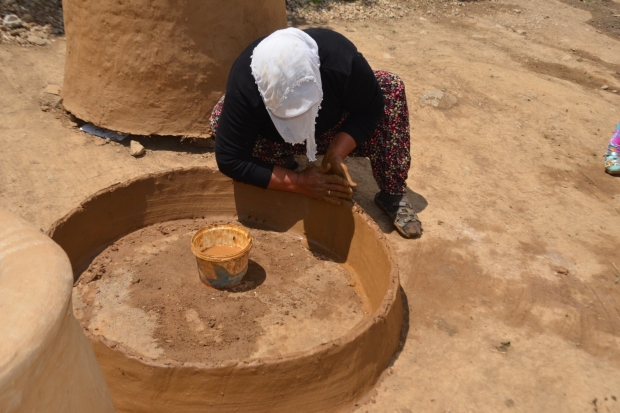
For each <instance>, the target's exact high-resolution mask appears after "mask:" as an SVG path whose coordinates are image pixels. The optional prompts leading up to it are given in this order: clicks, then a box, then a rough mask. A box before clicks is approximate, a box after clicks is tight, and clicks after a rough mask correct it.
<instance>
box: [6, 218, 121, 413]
mask: <svg viewBox="0 0 620 413" xmlns="http://www.w3.org/2000/svg"><path fill="white" fill-rule="evenodd" d="M72 284H73V274H72V271H71V265H70V263H69V259H68V258H67V255H66V254H65V253H64V252H63V250H62V249H61V248H60V247H59V246H58V245H56V244H55V243H54V242H52V240H51V239H49V238H48V237H47V236H45V235H44V234H42V233H41V231H39V229H38V228H35V227H33V226H32V225H30V224H29V223H27V222H26V221H24V220H23V219H21V218H18V217H16V216H15V215H12V214H10V213H8V212H6V211H3V210H2V209H0V411H2V412H4V413H13V412H15V413H17V412H90V413H113V412H114V408H113V406H112V401H111V400H110V395H109V393H108V389H107V387H106V384H105V381H104V379H103V375H102V374H101V370H100V368H99V366H98V365H97V360H96V359H95V354H94V353H93V349H92V347H91V345H90V343H89V342H88V340H87V339H86V337H84V333H83V332H82V329H81V328H80V325H79V324H78V323H77V321H76V319H75V318H74V317H73V311H72V306H71V286H72Z"/></svg>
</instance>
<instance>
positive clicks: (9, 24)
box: [2, 14, 23, 29]
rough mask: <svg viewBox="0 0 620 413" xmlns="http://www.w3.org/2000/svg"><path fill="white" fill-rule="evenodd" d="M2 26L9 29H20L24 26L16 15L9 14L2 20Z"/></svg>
mask: <svg viewBox="0 0 620 413" xmlns="http://www.w3.org/2000/svg"><path fill="white" fill-rule="evenodd" d="M2 24H3V25H4V27H6V28H7V29H17V28H18V27H22V26H23V23H22V21H21V20H20V19H19V17H17V16H16V15H14V14H7V15H6V16H4V19H2Z"/></svg>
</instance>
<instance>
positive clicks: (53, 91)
mask: <svg viewBox="0 0 620 413" xmlns="http://www.w3.org/2000/svg"><path fill="white" fill-rule="evenodd" d="M43 92H45V93H49V94H50V95H56V96H59V95H60V86H58V85H47V86H46V87H45V89H43Z"/></svg>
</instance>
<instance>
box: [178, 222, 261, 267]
mask: <svg viewBox="0 0 620 413" xmlns="http://www.w3.org/2000/svg"><path fill="white" fill-rule="evenodd" d="M224 228H228V229H233V230H235V231H237V232H241V233H243V234H244V235H245V236H246V237H248V240H249V242H248V245H246V246H245V247H244V248H243V249H242V250H241V251H239V252H237V253H235V254H231V255H222V256H215V255H208V254H204V253H203V252H202V251H199V250H198V249H197V248H196V247H195V241H196V239H198V237H200V236H202V235H203V234H204V233H206V232H209V231H211V230H214V229H224ZM252 245H253V238H252V234H250V231H249V230H247V229H246V228H244V227H242V226H240V225H235V224H211V225H207V226H206V227H203V228H200V229H199V230H198V231H196V233H195V234H194V235H193V236H192V240H191V243H190V246H191V249H192V253H193V254H194V256H195V257H196V258H200V259H201V260H206V261H211V262H225V261H230V260H234V259H237V258H240V257H242V256H244V255H246V254H247V253H248V252H249V251H250V250H251V249H252Z"/></svg>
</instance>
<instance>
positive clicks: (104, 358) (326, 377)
mask: <svg viewBox="0 0 620 413" xmlns="http://www.w3.org/2000/svg"><path fill="white" fill-rule="evenodd" d="M210 216H217V217H222V216H229V217H231V218H233V217H238V219H239V221H241V222H242V223H243V224H244V225H246V226H249V227H251V226H253V225H254V226H257V225H259V224H260V226H262V227H263V228H264V227H268V228H269V229H271V230H274V231H288V232H292V233H295V234H299V235H302V236H303V237H304V239H305V242H307V244H308V247H309V248H312V249H316V250H322V251H325V252H327V253H329V254H330V255H331V256H332V257H337V259H338V261H339V262H341V263H342V264H343V265H346V266H348V267H349V268H350V269H352V270H353V271H354V273H355V274H356V277H357V279H358V282H359V284H360V285H361V288H362V289H363V290H364V294H365V295H367V296H368V300H369V304H370V309H371V311H370V313H369V315H368V316H367V317H366V318H364V319H363V320H362V321H361V322H360V323H358V324H357V325H356V326H355V327H354V328H353V329H352V330H350V331H349V332H347V333H346V334H345V335H343V336H342V337H340V338H338V339H336V340H333V341H331V342H327V343H325V344H322V345H320V346H318V347H315V348H312V349H310V350H308V351H303V352H297V353H291V354H288V355H286V356H283V357H272V358H261V359H246V360H228V361H225V362H217V363H215V362H214V363H188V362H183V361H182V360H177V361H166V362H162V361H154V360H149V359H147V358H145V357H144V356H138V355H136V354H132V352H131V351H130V350H128V349H126V348H124V347H123V346H122V345H121V344H119V343H116V342H112V341H109V340H106V339H104V338H100V337H95V336H93V335H92V333H90V332H89V331H86V334H87V336H88V337H89V339H90V340H91V342H92V344H93V347H94V349H95V353H96V356H97V359H98V361H99V364H100V365H101V368H102V370H103V373H104V376H105V379H106V382H107V384H108V386H109V389H110V394H111V396H112V400H113V402H114V405H115V408H116V409H117V411H119V412H132V413H139V412H145V413H146V412H149V413H154V412H218V413H223V412H292V411H297V412H336V411H346V410H348V409H350V408H351V407H352V406H353V404H354V403H355V401H356V400H357V399H359V398H360V396H362V395H363V394H364V393H365V392H367V391H368V390H369V389H370V388H371V387H372V386H373V385H374V384H375V383H376V381H377V379H378V378H379V376H380V374H381V372H382V371H383V370H384V369H385V368H386V367H387V365H388V363H389V361H390V359H391V357H392V356H393V355H394V353H395V351H396V350H397V348H398V344H399V336H400V331H401V327H402V322H403V308H402V302H401V296H400V290H399V280H398V269H397V267H396V264H395V262H396V260H395V257H394V253H393V251H392V249H391V248H390V246H389V244H388V243H387V242H386V240H385V238H384V236H383V234H382V233H381V231H380V230H379V228H378V227H377V225H376V224H375V223H374V222H373V221H372V219H370V217H368V216H367V215H366V214H365V213H364V212H363V211H362V210H361V208H359V207H358V206H356V205H354V206H350V205H341V206H339V207H337V206H333V205H330V204H327V203H324V202H320V201H316V200H312V199H309V198H306V197H304V196H301V195H296V194H290V193H284V192H278V191H270V190H263V189H259V188H255V187H252V186H248V185H244V184H240V183H236V182H233V181H232V180H230V179H228V178H226V177H225V176H223V175H222V174H220V173H219V172H217V171H213V170H210V169H207V168H192V169H179V170H173V171H168V172H163V173H158V174H152V175H146V176H143V177H140V178H137V179H134V180H132V181H129V182H126V183H122V184H117V185H114V186H112V187H110V188H107V189H105V190H102V191H100V192H98V193H96V194H95V195H93V196H92V197H90V198H89V199H87V200H86V201H84V202H83V203H82V204H81V205H80V206H79V207H77V208H76V209H74V210H73V211H71V212H70V213H69V214H68V215H67V216H66V217H64V218H63V219H61V220H59V221H58V222H56V223H55V224H54V225H53V226H52V228H51V229H50V231H49V235H50V236H51V237H52V238H53V239H54V241H56V242H57V243H58V244H60V246H62V247H63V248H64V250H65V251H66V252H67V254H68V256H69V258H70V260H71V263H72V265H73V270H74V274H81V273H82V270H83V269H84V268H85V266H87V265H88V264H89V262H90V261H91V260H92V259H93V257H94V256H96V255H97V254H98V253H99V252H101V251H102V249H103V248H105V247H106V246H107V245H109V244H110V243H111V242H113V241H115V240H117V239H118V238H120V237H122V236H124V235H126V234H129V233H131V232H133V231H135V230H137V229H140V228H142V227H145V226H149V225H152V224H156V223H160V222H164V221H171V220H176V219H191V218H198V217H207V218H208V217H210ZM267 276H269V275H267ZM205 288H207V287H205Z"/></svg>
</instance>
